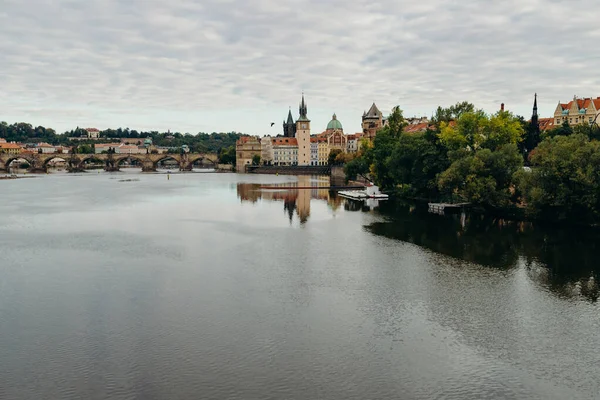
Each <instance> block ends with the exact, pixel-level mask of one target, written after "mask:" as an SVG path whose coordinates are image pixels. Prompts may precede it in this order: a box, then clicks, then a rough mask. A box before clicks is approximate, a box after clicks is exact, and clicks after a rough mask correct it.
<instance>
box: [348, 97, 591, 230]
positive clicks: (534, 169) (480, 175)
mask: <svg viewBox="0 0 600 400" xmlns="http://www.w3.org/2000/svg"><path fill="white" fill-rule="evenodd" d="M388 121H389V124H388V126H386V127H384V128H383V129H381V130H380V131H378V132H377V135H376V136H375V139H374V140H373V141H372V142H369V141H366V140H365V141H363V142H361V149H360V151H359V152H358V153H357V155H356V156H355V157H354V158H353V159H351V160H348V162H346V164H345V166H344V172H345V175H346V179H356V177H365V178H367V179H369V180H371V181H373V182H375V184H377V185H378V186H379V187H381V188H382V189H383V190H386V191H387V192H388V193H391V194H394V195H396V196H397V197H399V198H405V199H412V200H415V199H420V200H421V201H427V202H443V203H470V204H471V207H470V208H471V210H472V211H474V212H479V213H485V214H488V215H493V216H497V217H502V218H506V219H515V220H528V221H536V222H550V223H553V224H560V225H577V226H589V227H598V226H599V223H600V141H599V140H598V139H599V138H600V129H599V128H598V126H590V125H586V124H581V125H576V126H573V127H571V126H569V124H568V122H565V123H564V124H563V125H562V126H559V127H557V128H554V129H552V130H548V131H543V132H540V128H539V125H538V124H537V118H532V121H526V120H525V119H524V118H523V117H520V116H516V115H514V114H512V113H510V112H508V111H503V110H500V111H498V112H497V113H495V114H491V115H490V114H487V113H485V112H484V111H482V110H477V109H476V108H475V106H474V105H473V104H471V103H468V102H462V103H458V104H456V105H454V106H451V107H448V108H442V107H438V109H437V110H436V113H435V115H434V116H433V118H432V122H431V124H430V126H429V127H428V128H427V130H426V131H425V132H419V133H407V132H404V127H405V126H406V122H405V121H404V118H403V115H402V110H401V109H400V108H399V107H395V108H394V109H393V110H392V113H391V115H390V116H389V119H388Z"/></svg>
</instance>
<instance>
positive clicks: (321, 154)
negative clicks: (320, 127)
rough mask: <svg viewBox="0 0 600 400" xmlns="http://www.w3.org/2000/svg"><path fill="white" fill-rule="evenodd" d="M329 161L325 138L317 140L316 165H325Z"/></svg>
mask: <svg viewBox="0 0 600 400" xmlns="http://www.w3.org/2000/svg"><path fill="white" fill-rule="evenodd" d="M328 161H329V145H328V143H327V138H324V137H318V138H317V165H327V163H328Z"/></svg>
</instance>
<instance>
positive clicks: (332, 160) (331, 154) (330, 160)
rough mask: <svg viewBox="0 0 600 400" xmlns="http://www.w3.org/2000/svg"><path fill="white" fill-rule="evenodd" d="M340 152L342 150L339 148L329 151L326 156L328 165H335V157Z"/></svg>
mask: <svg viewBox="0 0 600 400" xmlns="http://www.w3.org/2000/svg"><path fill="white" fill-rule="evenodd" d="M340 154H342V150H340V149H333V150H331V151H330V152H329V157H328V158H327V163H328V164H329V165H337V161H336V159H337V157H338V155H340Z"/></svg>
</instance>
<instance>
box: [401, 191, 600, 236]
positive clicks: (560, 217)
mask: <svg viewBox="0 0 600 400" xmlns="http://www.w3.org/2000/svg"><path fill="white" fill-rule="evenodd" d="M394 199H395V201H396V202H398V203H399V204H405V203H412V204H414V205H416V206H419V207H422V208H424V209H428V208H429V204H431V203H437V201H435V200H430V199H423V198H414V197H409V196H404V195H402V194H400V193H397V192H396V193H394ZM463 211H464V212H469V213H471V214H476V215H480V216H485V217H491V218H501V219H503V220H506V221H515V222H532V223H536V224H538V225H540V226H547V227H556V228H580V229H581V228H584V229H589V230H591V231H600V224H598V223H597V222H595V221H593V220H591V219H590V220H586V218H580V219H577V218H569V217H567V216H566V215H565V214H564V213H561V212H560V211H559V210H554V211H552V210H550V211H547V212H546V213H541V214H538V215H536V214H533V213H531V212H528V210H527V209H526V208H525V207H517V206H512V207H505V208H501V207H490V206H483V205H477V204H475V205H474V204H469V205H462V204H461V207H458V208H452V209H450V210H449V211H447V212H445V213H442V215H450V214H456V213H459V214H460V213H461V212H463ZM432 213H435V212H432Z"/></svg>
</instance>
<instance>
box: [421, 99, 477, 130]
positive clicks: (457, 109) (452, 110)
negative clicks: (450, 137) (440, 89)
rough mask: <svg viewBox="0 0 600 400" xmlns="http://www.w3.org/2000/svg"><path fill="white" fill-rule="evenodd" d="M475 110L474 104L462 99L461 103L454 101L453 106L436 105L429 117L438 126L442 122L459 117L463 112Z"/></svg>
mask: <svg viewBox="0 0 600 400" xmlns="http://www.w3.org/2000/svg"><path fill="white" fill-rule="evenodd" d="M472 112H475V106H474V105H473V104H471V103H469V102H468V101H463V102H461V103H456V104H455V105H453V106H450V107H447V108H442V107H438V108H437V109H436V110H435V114H434V115H433V116H432V118H431V122H432V123H433V124H434V125H436V126H439V124H440V123H442V122H446V123H447V122H450V121H453V120H456V119H458V118H460V117H461V116H462V115H463V114H465V113H472Z"/></svg>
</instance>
